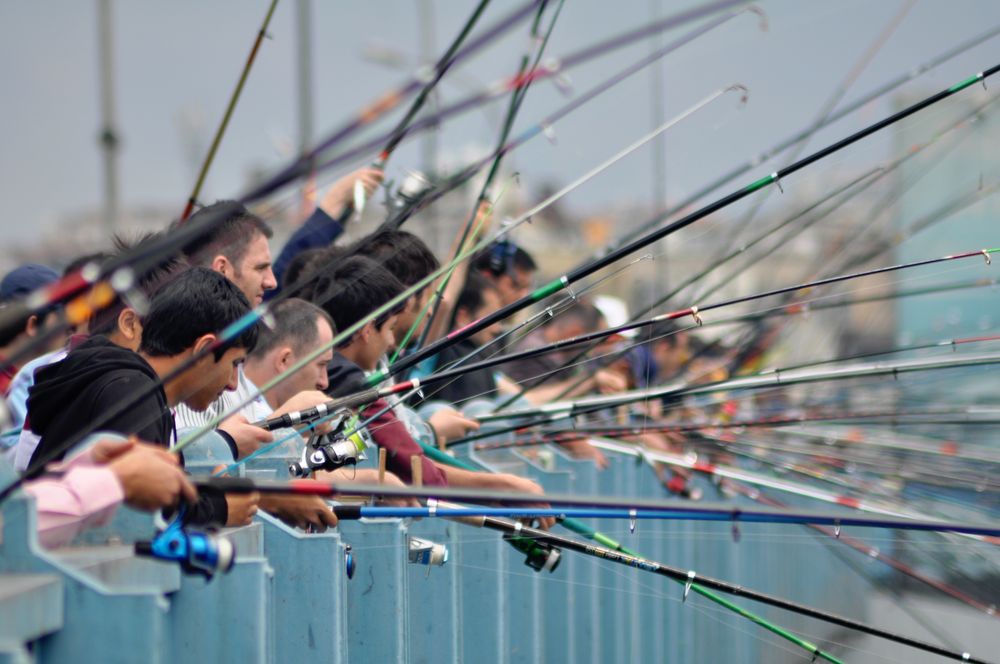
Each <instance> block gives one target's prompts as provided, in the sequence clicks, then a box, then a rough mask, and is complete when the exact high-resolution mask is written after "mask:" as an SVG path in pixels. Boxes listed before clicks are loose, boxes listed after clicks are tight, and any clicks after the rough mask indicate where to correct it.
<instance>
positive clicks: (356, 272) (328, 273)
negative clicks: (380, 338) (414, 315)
mask: <svg viewBox="0 0 1000 664" xmlns="http://www.w3.org/2000/svg"><path fill="white" fill-rule="evenodd" d="M403 290H404V288H403V284H401V283H399V279H397V278H396V277H394V276H392V273H391V272H389V271H388V270H387V269H385V268H384V267H382V266H381V265H379V264H378V263H376V262H375V261H373V260H372V259H370V258H367V257H365V256H348V257H347V258H345V259H344V260H342V261H338V262H337V264H336V265H332V266H330V267H329V268H328V269H327V270H325V271H324V272H322V273H321V274H320V276H319V277H318V278H317V279H316V286H315V288H314V289H313V294H312V298H313V300H312V301H313V302H314V303H315V304H317V305H319V306H320V307H322V308H323V310H324V311H326V312H327V313H328V314H330V318H332V319H333V322H334V325H336V326H337V329H338V330H341V331H343V330H346V329H347V328H349V327H351V326H352V325H354V324H355V323H357V322H358V321H359V320H361V319H362V318H364V317H365V316H367V315H368V314H370V313H371V312H373V311H375V310H376V309H378V308H379V307H381V306H382V305H384V304H385V303H386V302H389V301H390V300H392V299H393V298H395V297H396V296H397V295H399V294H400V293H402V292H403ZM403 308H404V305H403V304H402V303H401V304H400V305H397V306H396V307H395V308H394V309H393V310H391V311H388V312H386V313H384V314H382V315H381V316H379V317H378V318H376V319H375V327H377V328H381V327H382V326H383V325H385V323H386V321H388V320H389V318H390V317H391V316H393V315H394V314H396V313H399V312H400V311H402V310H403ZM348 343H350V339H349V338H348V339H347V340H345V341H344V342H342V343H341V344H340V345H341V346H346V345H347V344H348Z"/></svg>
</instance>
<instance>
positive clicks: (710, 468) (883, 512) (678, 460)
mask: <svg viewBox="0 0 1000 664" xmlns="http://www.w3.org/2000/svg"><path fill="white" fill-rule="evenodd" d="M590 444H591V445H593V446H594V447H596V448H597V449H599V450H607V451H610V452H616V453H619V454H630V455H632V456H639V457H640V458H642V459H644V460H647V461H649V462H658V463H663V464H666V465H668V466H672V467H676V468H685V469H687V470H693V471H695V472H698V473H701V474H703V475H706V476H708V477H712V478H716V479H730V480H736V481H740V482H746V483H747V484H753V485H754V486H758V487H765V488H769V489H774V490H776V491H781V492H782V493H786V494H791V495H796V496H801V497H803V498H809V499H811V500H816V501H819V502H823V503H827V504H831V505H838V506H841V507H846V508H848V509H851V510H856V511H859V512H867V513H870V514H878V515H880V517H879V518H880V519H881V518H886V517H890V518H896V519H899V518H902V519H909V520H915V521H917V522H920V521H933V520H934V517H931V516H928V515H926V514H923V513H921V512H918V511H915V510H910V509H907V508H906V507H905V506H895V505H893V504H889V503H883V502H879V501H871V500H866V499H864V498H858V497H856V496H850V495H846V494H838V493H833V492H831V491H825V490H823V489H819V488H816V487H813V486H809V485H806V484H802V483H800V482H792V481H790V480H785V479H777V478H773V477H769V476H767V475H762V474H760V473H754V472H752V471H748V470H743V469H741V468H737V467H734V466H728V465H725V464H716V463H712V462H708V461H702V460H701V458H700V457H699V456H698V455H697V454H694V453H690V454H674V453H671V452H663V451H660V450H650V449H639V448H637V447H636V446H635V445H630V444H627V443H622V442H618V441H611V440H606V439H596V438H595V439H591V440H590ZM546 500H548V497H546ZM739 518H740V519H741V520H742V516H740V517H739ZM812 523H823V525H833V526H838V525H850V524H848V523H847V522H846V521H841V522H839V524H838V523H830V522H818V521H816V522H812ZM909 523H911V524H912V523H914V521H909ZM901 529H902V530H907V529H908V528H907V527H905V526H903V527H902V528H901ZM916 529H917V530H932V529H929V528H916ZM944 531H945V529H940V528H939V529H937V530H936V531H935V532H944ZM948 532H954V533H957V534H959V535H963V536H966V537H971V538H974V539H977V540H980V541H991V542H992V543H1000V539H997V537H996V535H995V534H994V533H990V532H986V531H979V532H970V531H964V532H960V531H958V530H950V531H948ZM984 538H990V539H989V540H986V539H984Z"/></svg>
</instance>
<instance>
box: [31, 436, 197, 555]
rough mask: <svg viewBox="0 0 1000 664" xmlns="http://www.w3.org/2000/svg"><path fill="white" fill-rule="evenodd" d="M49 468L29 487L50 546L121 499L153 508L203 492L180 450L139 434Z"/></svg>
mask: <svg viewBox="0 0 1000 664" xmlns="http://www.w3.org/2000/svg"><path fill="white" fill-rule="evenodd" d="M47 470H48V471H49V472H50V473H51V474H50V475H46V476H44V477H41V478H39V479H37V480H32V481H30V482H27V483H26V484H25V486H24V490H25V492H26V493H28V494H29V495H31V496H34V498H35V503H36V509H37V512H38V539H39V541H40V542H41V543H42V546H45V547H48V548H54V547H58V546H62V545H63V544H66V543H68V542H69V541H71V540H72V539H73V538H74V537H76V536H77V535H78V534H79V533H81V532H83V531H84V530H86V529H87V528H93V527H96V526H100V525H103V524H105V523H107V522H108V521H109V520H110V519H111V517H112V516H113V515H114V513H115V510H116V509H118V505H119V504H121V503H122V502H124V503H125V504H126V505H128V506H129V507H132V508H134V509H137V510H141V511H145V512H151V511H153V510H157V509H161V508H167V507H175V506H176V505H177V504H178V502H179V501H180V500H182V499H183V500H185V501H187V502H193V501H195V500H196V499H197V497H198V494H197V491H196V490H195V488H194V486H193V485H192V484H191V482H190V481H189V480H188V478H187V476H186V475H185V474H184V471H183V469H181V467H180V460H179V458H178V456H177V455H176V454H171V453H170V452H169V451H167V450H166V449H164V448H162V447H157V446H153V445H148V444H146V443H139V442H137V441H134V440H110V439H103V440H100V441H99V442H97V443H96V444H94V445H93V446H91V447H90V448H88V449H87V450H84V451H83V452H81V453H80V454H77V455H76V456H74V457H72V458H71V459H69V460H67V461H65V462H62V463H59V464H52V465H50V466H49V467H48V469H47Z"/></svg>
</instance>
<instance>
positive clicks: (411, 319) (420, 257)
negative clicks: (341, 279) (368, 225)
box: [348, 228, 441, 333]
mask: <svg viewBox="0 0 1000 664" xmlns="http://www.w3.org/2000/svg"><path fill="white" fill-rule="evenodd" d="M348 251H349V252H350V253H352V254H356V255H359V256H367V257H368V258H371V259H372V260H374V261H375V262H377V263H379V264H381V265H382V266H383V267H384V268H385V269H386V270H388V271H389V272H390V273H391V274H392V275H393V276H394V277H396V279H398V280H399V283H401V284H403V287H404V288H409V287H410V286H412V285H413V284H415V283H417V282H418V281H421V280H423V279H425V278H426V277H427V276H428V275H430V274H431V273H432V272H434V271H435V270H437V269H438V267H440V265H441V264H440V263H439V262H438V259H437V258H436V257H435V256H434V253H433V252H432V251H431V250H430V248H429V247H428V246H427V244H426V243H424V241H423V240H421V239H420V238H419V237H417V236H416V235H414V234H413V233H408V232H407V231H400V230H395V229H391V228H380V229H379V230H377V231H375V232H374V233H372V234H371V235H369V236H367V237H364V238H361V239H360V240H358V242H357V243H355V244H354V245H353V246H352V247H349V248H348ZM429 297H430V289H429V288H421V289H420V290H419V291H417V292H416V293H415V294H414V295H413V297H411V298H409V299H408V300H407V301H406V308H405V309H404V310H403V311H402V312H401V313H400V314H399V318H398V320H397V321H396V325H397V326H398V327H399V329H400V330H401V331H402V332H403V333H405V331H406V330H409V329H410V328H411V327H413V324H414V323H415V322H416V320H417V318H419V316H420V312H421V310H423V308H424V307H425V306H426V304H427V299H428V298H429Z"/></svg>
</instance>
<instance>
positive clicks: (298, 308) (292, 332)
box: [253, 297, 337, 356]
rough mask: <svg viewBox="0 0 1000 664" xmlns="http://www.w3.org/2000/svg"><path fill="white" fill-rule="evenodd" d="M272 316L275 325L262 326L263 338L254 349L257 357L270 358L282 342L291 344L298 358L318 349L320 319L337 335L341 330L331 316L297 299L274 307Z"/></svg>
mask: <svg viewBox="0 0 1000 664" xmlns="http://www.w3.org/2000/svg"><path fill="white" fill-rule="evenodd" d="M270 314H271V317H272V318H273V319H274V324H273V325H271V326H267V325H261V326H260V338H259V339H258V340H257V346H256V347H255V348H254V349H253V354H254V355H258V356H263V355H266V354H268V353H269V352H271V351H272V350H273V349H274V348H275V347H276V346H278V345H279V344H282V343H288V344H290V345H291V346H292V348H293V349H294V350H295V353H296V355H301V354H303V352H304V351H311V350H314V349H315V347H316V340H317V338H319V330H318V329H317V327H316V319H318V318H322V319H323V320H325V321H326V322H327V323H329V324H330V327H331V329H333V331H334V333H336V331H337V330H336V325H334V322H333V319H332V318H330V314H328V313H326V312H325V311H323V310H322V309H321V308H319V307H317V306H316V305H315V304H313V303H312V302H306V301H305V300H302V299H299V298H297V297H290V298H288V299H286V300H281V301H279V302H278V303H277V304H274V305H272V306H271V311H270Z"/></svg>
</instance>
